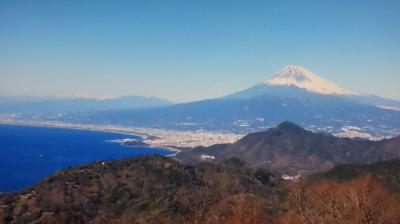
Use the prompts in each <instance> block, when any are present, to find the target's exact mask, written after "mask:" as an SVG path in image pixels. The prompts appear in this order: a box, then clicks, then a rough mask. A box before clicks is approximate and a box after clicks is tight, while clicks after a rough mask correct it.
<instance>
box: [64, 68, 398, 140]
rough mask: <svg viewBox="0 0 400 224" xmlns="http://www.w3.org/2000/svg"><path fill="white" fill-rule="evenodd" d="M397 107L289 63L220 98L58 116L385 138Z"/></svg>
mask: <svg viewBox="0 0 400 224" xmlns="http://www.w3.org/2000/svg"><path fill="white" fill-rule="evenodd" d="M399 108H400V101H395V100H390V99H384V98H381V97H376V96H371V95H366V94H362V93H359V92H356V91H353V90H348V89H345V88H342V87H339V86H337V85H335V84H334V83H332V82H330V81H327V80H324V79H322V78H320V77H318V76H317V75H315V74H314V73H312V72H310V71H309V70H307V69H304V68H302V67H300V66H287V67H286V68H284V69H283V70H282V71H280V72H279V73H278V74H277V75H276V76H275V77H273V78H272V79H271V80H267V81H264V82H261V83H259V84H257V85H255V86H253V87H250V88H248V89H246V90H243V91H240V92H237V93H234V94H231V95H228V96H225V97H222V98H217V99H210V100H203V101H197V102H190V103H183V104H174V105H169V106H165V107H159V108H151V109H144V110H123V111H121V110H114V111H104V112H96V113H84V114H73V115H70V116H65V117H62V118H60V119H65V120H69V121H74V120H80V121H85V122H88V123H113V124H120V125H129V126H145V127H158V128H173V129H185V130H197V129H201V128H204V129H207V130H223V131H235V132H242V133H248V132H254V131H261V130H265V129H266V128H267V127H273V126H276V125H277V124H279V123H281V122H283V121H286V120H290V121H293V122H296V123H298V124H300V125H302V126H303V127H307V128H309V129H313V130H318V131H325V132H329V133H338V132H342V131H343V130H342V129H343V128H344V127H345V126H351V127H355V130H356V132H361V133H367V134H369V135H372V136H379V137H381V136H394V135H398V134H399V133H400V110H399ZM352 134H353V135H354V134H355V135H356V136H357V133H352Z"/></svg>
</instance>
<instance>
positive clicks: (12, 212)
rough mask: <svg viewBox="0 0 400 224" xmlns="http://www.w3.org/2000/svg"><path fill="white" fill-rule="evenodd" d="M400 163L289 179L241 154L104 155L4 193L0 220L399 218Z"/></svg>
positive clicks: (291, 222)
mask: <svg viewBox="0 0 400 224" xmlns="http://www.w3.org/2000/svg"><path fill="white" fill-rule="evenodd" d="M344 167H345V168H344ZM399 168H400V160H396V161H388V162H379V163H376V164H372V165H346V166H338V167H336V168H334V169H332V170H330V171H328V172H326V173H323V174H319V175H315V176H313V177H311V178H310V179H305V180H304V181H301V182H282V180H281V179H280V178H279V177H277V176H275V175H274V174H273V173H270V172H268V171H267V170H264V169H252V168H249V167H247V166H246V165H245V164H244V163H243V162H241V161H240V160H238V159H230V160H226V161H224V162H222V163H220V164H211V163H202V164H199V165H196V166H186V165H183V164H181V163H179V162H177V161H176V160H173V159H171V158H166V157H161V156H141V157H137V158H131V159H122V160H115V161H106V162H96V163H91V164H87V165H83V166H80V167H76V168H69V169H65V170H61V171H59V172H57V173H55V174H54V175H51V176H49V177H48V178H46V179H45V180H43V181H41V182H40V183H38V184H36V185H34V186H32V187H30V188H29V189H26V190H24V191H21V192H15V193H7V194H2V195H0V223H171V224H172V223H210V224H211V223H215V224H219V223H226V224H228V223H229V224H230V223H233V224H235V223H237V224H239V223H240V224H246V223H252V224H258V223H260V224H261V223H281V224H299V223H300V224H301V223H304V224H306V223H352V224H364V223H393V224H395V223H400V213H399V212H398V208H399V207H400V195H399V193H400V189H399V188H398V186H399V180H400V172H399ZM348 173H350V174H351V175H347V174H348ZM344 177H345V178H344Z"/></svg>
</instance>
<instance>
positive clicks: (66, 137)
mask: <svg viewBox="0 0 400 224" xmlns="http://www.w3.org/2000/svg"><path fill="white" fill-rule="evenodd" d="M121 138H138V137H137V136H132V135H126V134H118V133H109V132H101V131H86V130H77V129H66V128H51V127H37V126H21V125H0V192H6V191H15V190H19V189H22V188H24V187H27V186H29V185H31V184H34V183H36V182H37V181H39V180H41V179H42V178H44V177H46V176H48V175H49V174H51V173H53V172H55V171H57V170H59V169H61V168H66V167H70V166H76V165H79V164H82V163H88V162H92V161H96V160H110V159H117V158H123V157H131V156H136V155H140V154H161V155H169V154H173V152H171V151H168V150H167V149H163V148H148V147H125V146H122V145H121V144H120V143H113V142H107V140H114V139H121Z"/></svg>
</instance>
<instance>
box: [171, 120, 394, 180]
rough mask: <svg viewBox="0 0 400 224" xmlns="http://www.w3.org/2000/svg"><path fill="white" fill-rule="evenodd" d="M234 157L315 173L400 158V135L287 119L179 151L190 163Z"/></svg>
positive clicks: (290, 171) (279, 168)
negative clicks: (325, 129) (357, 132)
mask: <svg viewBox="0 0 400 224" xmlns="http://www.w3.org/2000/svg"><path fill="white" fill-rule="evenodd" d="M233 157H236V158H240V159H241V160H243V161H245V162H246V163H247V164H249V165H250V166H252V167H264V166H266V167H269V168H271V169H273V170H277V171H279V172H281V173H282V174H290V175H299V174H307V173H315V172H320V171H324V170H327V169H329V168H332V167H333V166H335V165H337V164H341V163H371V162H375V161H380V160H390V159H400V136H398V137H395V138H392V139H387V140H382V141H369V140H361V139H350V138H338V137H334V136H332V135H329V134H325V133H313V132H311V131H307V130H305V129H303V128H301V127H300V126H298V125H296V124H294V123H291V122H283V123H281V124H280V125H279V126H277V127H276V128H271V129H269V130H267V131H264V132H256V133H251V134H248V135H247V136H245V137H243V138H242V139H240V140H239V141H237V142H236V143H233V144H219V145H213V146H210V147H197V148H194V149H191V150H186V151H183V152H181V153H179V154H178V155H177V158H178V159H180V160H182V161H184V162H186V163H190V164H196V163H199V162H202V161H214V162H218V161H222V160H225V159H228V158H233Z"/></svg>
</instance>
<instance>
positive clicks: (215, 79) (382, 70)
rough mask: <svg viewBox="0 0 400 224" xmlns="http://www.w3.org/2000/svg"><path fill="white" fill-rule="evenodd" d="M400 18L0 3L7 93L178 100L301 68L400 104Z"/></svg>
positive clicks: (290, 10)
mask: <svg viewBox="0 0 400 224" xmlns="http://www.w3.org/2000/svg"><path fill="white" fill-rule="evenodd" d="M306 3H308V4H306ZM398 21H400V3H399V2H398V1H379V2H377V1H352V2H348V1H339V2H338V1H335V2H331V1H323V2H314V1H309V2H307V1H306V2H295V1H280V2H269V1H254V2H252V3H251V4H250V3H244V2H239V1H218V2H214V1H201V2H182V1H145V2H137V1H134V2H129V1H128V2H126V1H120V2H118V3H115V2H107V1H95V2H94V1H93V2H90V1H87V2H80V1H66V2H54V1H35V2H31V1H2V2H1V3H0V28H1V30H2V31H1V32H0V48H1V49H2V50H1V51H0V95H2V96H5V95H7V96H10V95H11V96H13V95H27V96H44V97H47V96H51V97H82V98H115V97H120V96H132V95H136V96H155V97H161V98H165V99H168V100H172V101H174V102H178V103H179V102H188V101H194V100H201V99H209V98H215V97H220V96H224V95H227V94H230V93H233V92H237V91H240V90H243V89H246V88H248V87H250V86H252V85H255V84H257V83H259V82H261V81H263V80H265V79H268V78H271V77H272V76H273V75H275V74H276V73H277V72H278V71H279V70H280V69H282V68H283V67H284V66H286V65H288V64H298V65H301V66H304V67H305V68H308V69H310V70H311V71H313V72H315V73H316V74H318V75H319V76H321V77H323V78H325V79H327V80H330V81H332V82H334V83H336V84H338V85H339V86H343V87H345V88H348V89H352V90H356V91H360V92H363V93H368V94H372V95H378V96H382V97H387V98H391V99H397V100H399V99H400V89H399V88H398V83H400V74H399V71H400V63H399V61H400V43H399V41H398V40H399V39H400V30H399V29H398V28H397V27H398ZM383 86H384V88H382V87H383Z"/></svg>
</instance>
